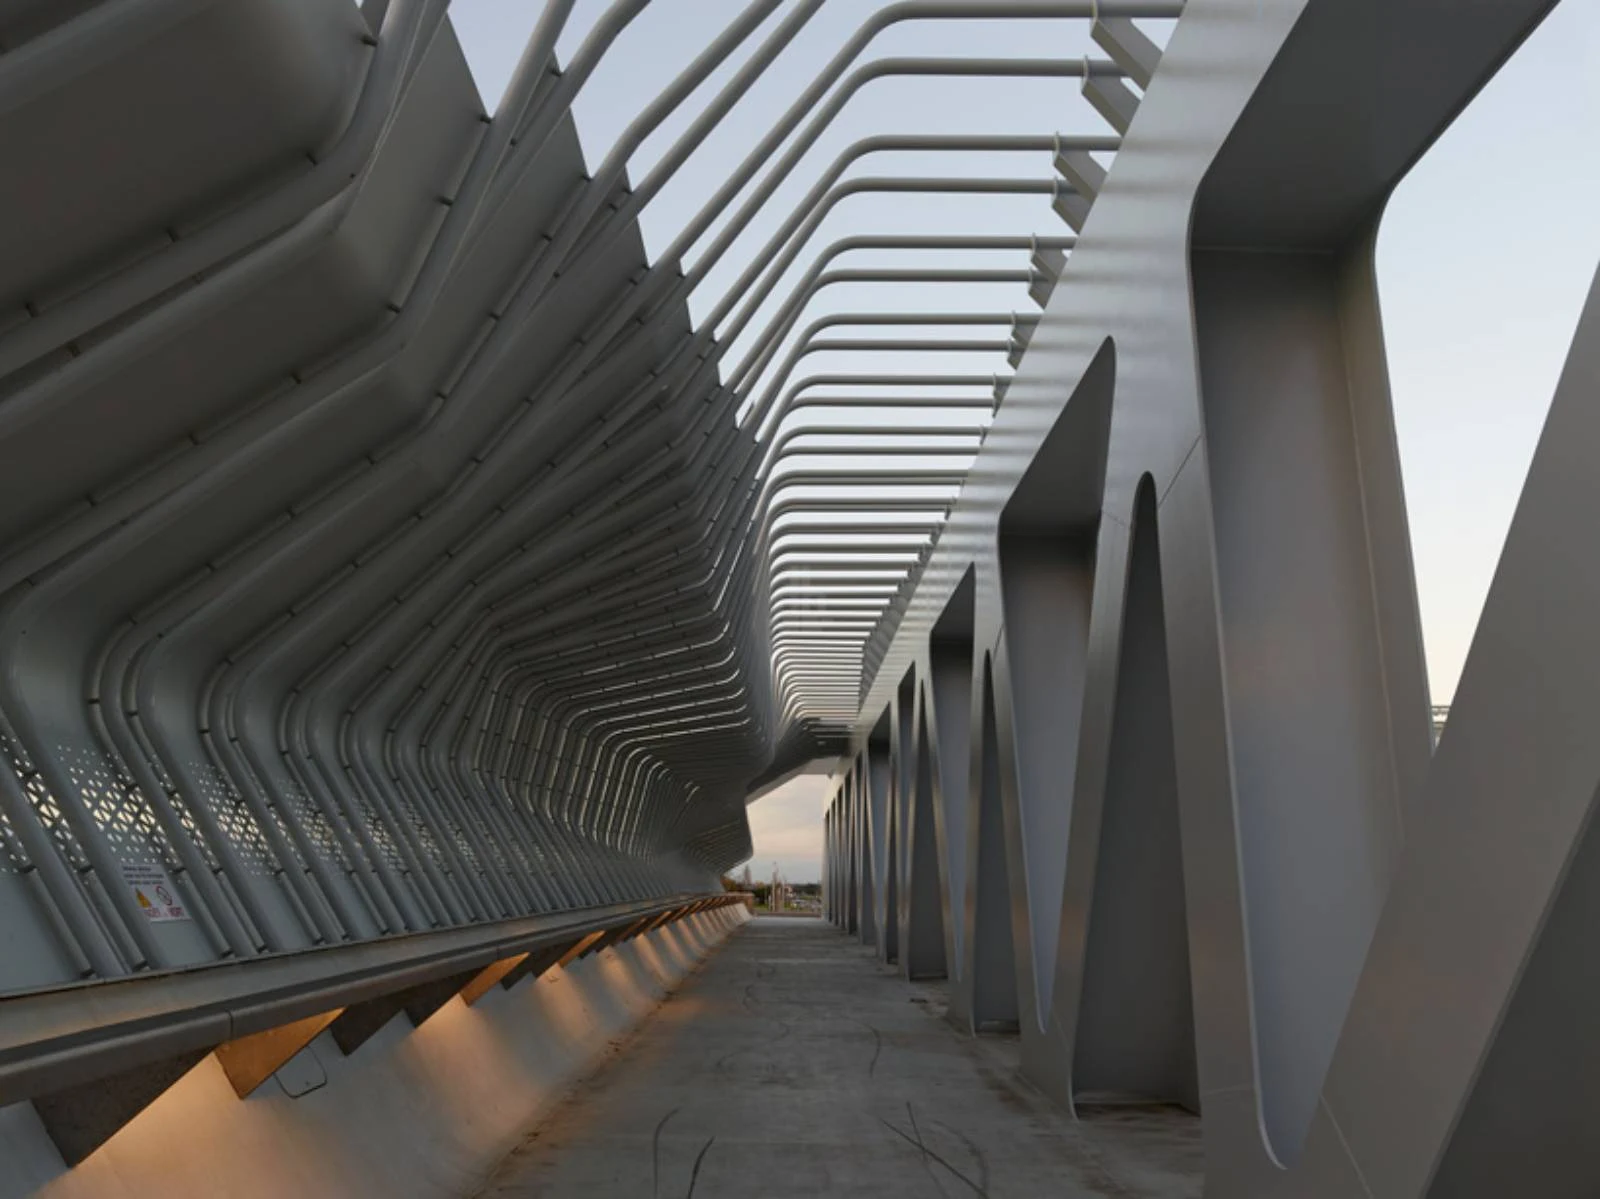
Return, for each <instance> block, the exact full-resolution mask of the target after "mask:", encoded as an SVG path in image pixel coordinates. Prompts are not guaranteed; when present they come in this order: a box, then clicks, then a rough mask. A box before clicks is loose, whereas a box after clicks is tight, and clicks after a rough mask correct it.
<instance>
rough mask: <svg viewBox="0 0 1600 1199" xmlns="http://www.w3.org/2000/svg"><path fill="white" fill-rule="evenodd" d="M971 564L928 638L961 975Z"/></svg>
mask: <svg viewBox="0 0 1600 1199" xmlns="http://www.w3.org/2000/svg"><path fill="white" fill-rule="evenodd" d="M976 577H977V576H976V573H975V571H974V569H973V568H972V567H970V566H969V567H968V568H967V572H966V574H965V575H963V576H962V578H961V582H960V583H958V584H957V585H956V589H955V592H954V593H953V594H952V595H951V597H950V601H949V602H948V603H947V604H946V605H945V609H944V612H943V613H941V614H940V616H939V619H938V620H937V621H936V622H935V623H934V626H933V631H932V633H931V635H930V637H929V642H928V663H929V671H930V683H931V686H930V688H929V692H928V700H927V702H928V704H929V707H930V708H931V709H932V712H933V717H932V720H931V722H930V731H931V732H932V733H933V740H932V742H931V744H930V746H929V748H930V759H931V774H932V782H933V796H934V807H935V809H936V812H937V815H938V819H939V820H940V822H941V823H940V825H939V850H940V853H941V855H942V861H943V865H944V872H945V878H946V879H947V880H948V891H947V894H948V902H949V909H948V911H947V912H946V920H945V927H946V928H947V929H948V936H947V940H948V941H949V943H950V960H949V963H948V971H949V973H950V975H951V976H952V977H954V978H960V976H961V961H962V950H963V945H964V938H963V936H962V933H963V925H964V924H965V919H964V912H963V909H964V908H965V906H966V895H967V837H968V825H967V782H968V780H967V776H968V774H969V773H970V771H971V746H972V655H973V617H974V614H975V601H976V598H977V585H976Z"/></svg>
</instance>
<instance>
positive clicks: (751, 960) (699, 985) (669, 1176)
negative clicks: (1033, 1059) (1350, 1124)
mask: <svg viewBox="0 0 1600 1199" xmlns="http://www.w3.org/2000/svg"><path fill="white" fill-rule="evenodd" d="M941 994H942V989H941V988H940V987H937V986H920V985H908V984H906V983H905V982H902V981H901V980H900V979H899V978H898V977H897V976H896V975H895V974H894V973H893V971H892V970H891V969H890V968H888V967H884V966H881V965H879V964H878V962H877V961H876V960H875V959H874V958H873V957H872V955H871V951H870V950H867V949H863V948H862V947H861V946H860V945H858V944H856V943H855V942H854V941H852V940H851V939H850V938H848V937H845V936H844V935H842V934H840V933H839V932H837V931H836V930H835V929H833V928H832V927H831V926H830V925H827V924H824V923H823V922H821V921H819V920H808V919H801V920H792V919H771V918H769V919H757V920H755V921H753V922H752V923H750V924H749V925H747V926H745V927H744V928H743V929H742V930H740V931H738V932H736V933H734V934H733V936H732V937H731V938H730V939H729V940H728V942H727V943H726V945H724V946H723V948H722V949H721V950H720V951H718V952H717V953H716V954H715V955H714V956H713V957H712V958H711V960H710V961H709V962H708V963H707V964H706V965H705V966H704V968H703V969H702V970H701V971H700V972H699V973H698V974H697V975H695V976H694V977H692V978H690V979H689V980H688V981H687V982H686V983H685V984H684V986H683V988H682V989H681V990H679V991H678V992H677V993H676V994H675V995H674V996H673V997H672V998H671V999H670V1000H668V1001H667V1003H666V1004H665V1005H664V1006H663V1007H662V1008H661V1009H660V1010H659V1011H658V1012H657V1013H656V1014H655V1015H654V1016H652V1017H651V1018H650V1020H649V1021H648V1023H646V1025H645V1026H644V1028H643V1029H642V1030H641V1031H640V1032H639V1033H638V1034H637V1035H636V1036H635V1037H633V1038H632V1039H631V1040H629V1041H628V1042H626V1043H625V1044H623V1045H621V1046H619V1047H618V1050H617V1052H616V1053H615V1054H614V1055H613V1056H612V1058H611V1059H610V1060H609V1061H608V1062H607V1063H606V1064H605V1065H604V1066H603V1067H602V1068H601V1069H600V1070H599V1071H598V1072H597V1073H596V1074H595V1075H593V1076H592V1077H591V1078H590V1079H588V1080H587V1081H586V1082H584V1083H582V1084H580V1085H579V1086H578V1087H577V1088H576V1089H575V1090H574V1091H573V1092H572V1093H571V1094H570V1095H569V1096H568V1097H567V1098H566V1099H565V1100H564V1101H562V1102H561V1103H560V1104H559V1105H558V1106H557V1107H556V1108H555V1109H553V1110H552V1111H551V1112H550V1114H549V1116H548V1117H547V1118H546V1119H545V1121H544V1122H543V1124H541V1125H540V1126H539V1128H538V1129H537V1130H536V1131H535V1132H534V1133H533V1134H532V1135H531V1136H530V1137H529V1139H528V1140H527V1141H526V1142H525V1143H524V1144H523V1145H522V1147H521V1148H519V1149H518V1150H517V1151H516V1152H515V1153H513V1154H512V1155H511V1156H510V1157H509V1158H508V1159H507V1160H506V1161H505V1162H504V1163H502V1165H501V1167H500V1169H499V1170H498V1171H497V1172H496V1174H495V1175H494V1177H493V1178H492V1179H491V1181H490V1183H489V1185H488V1186H487V1187H486V1188H485V1190H484V1191H483V1192H481V1193H482V1194H483V1195H486V1196H494V1197H496V1199H513V1197H515V1199H533V1197H534V1196H539V1197H540V1199H565V1197H567V1196H572V1197H578V1196H582V1197H584V1199H613V1197H614V1199H732V1197H734V1196H738V1197H740V1199H748V1197H749V1196H760V1197H762V1199H790V1197H792V1199H801V1197H805V1199H811V1197H814V1196H834V1195H838V1196H856V1195H859V1196H873V1197H874V1199H889V1197H891V1196H926V1197H928V1199H938V1197H939V1196H945V1197H954V1196H960V1195H984V1196H992V1197H993V1199H1013V1197H1014V1199H1042V1197H1046V1196H1049V1197H1060V1199H1077V1197H1080V1196H1083V1197H1090V1196H1094V1197H1098V1196H1114V1197H1116V1199H1169V1197H1170V1199H1178V1197H1187V1196H1199V1194H1200V1191H1201V1185H1200V1181H1199V1171H1200V1144H1199V1121H1197V1120H1195V1119H1193V1118H1192V1117H1189V1116H1187V1115H1184V1114H1181V1113H1176V1112H1173V1111H1168V1110H1164V1109H1156V1110H1151V1109H1146V1108H1130V1109H1125V1110H1122V1111H1120V1112H1115V1114H1109V1115H1101V1116H1098V1117H1096V1118H1095V1119H1092V1120H1087V1121H1084V1122H1081V1123H1076V1124H1075V1123H1073V1122H1072V1121H1070V1120H1068V1119H1066V1118H1064V1117H1063V1116H1062V1114H1061V1113H1060V1112H1059V1110H1058V1109H1056V1108H1055V1107H1053V1106H1052V1105H1051V1104H1050V1103H1049V1102H1048V1101H1046V1100H1045V1099H1044V1098H1042V1097H1041V1096H1040V1095H1039V1094H1038V1093H1037V1092H1035V1091H1034V1090H1032V1089H1031V1088H1030V1087H1029V1086H1028V1085H1027V1084H1026V1083H1023V1082H1021V1081H1020V1080H1019V1079H1018V1078H1017V1077H1016V1073H1015V1046H1014V1042H1012V1041H1008V1040H1005V1039H991V1038H982V1039H977V1040H975V1039H972V1038H969V1037H964V1036H962V1035H960V1034H959V1033H957V1032H956V1031H955V1030H954V1029H952V1028H951V1027H950V1026H949V1025H948V1024H946V1023H945V1022H944V1020H943V1019H942V1013H943V1009H942V1003H941V998H940V997H941ZM1113 1111H1115V1109H1113Z"/></svg>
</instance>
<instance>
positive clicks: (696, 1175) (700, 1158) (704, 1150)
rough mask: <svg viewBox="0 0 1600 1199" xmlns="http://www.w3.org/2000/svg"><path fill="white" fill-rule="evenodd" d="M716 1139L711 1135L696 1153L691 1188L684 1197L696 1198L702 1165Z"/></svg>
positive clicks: (691, 1174)
mask: <svg viewBox="0 0 1600 1199" xmlns="http://www.w3.org/2000/svg"><path fill="white" fill-rule="evenodd" d="M716 1140H717V1138H716V1137H715V1136H713V1137H711V1138H710V1139H709V1140H707V1141H706V1143H705V1144H704V1145H702V1146H700V1152H699V1153H697V1154H695V1156H694V1169H693V1170H691V1171H689V1190H688V1192H687V1193H686V1194H685V1195H684V1197H683V1199H694V1188H695V1185H696V1184H697V1183H698V1182H699V1181H700V1166H701V1164H702V1163H703V1162H704V1161H705V1160H706V1154H708V1153H710V1152H711V1146H712V1145H714V1144H716Z"/></svg>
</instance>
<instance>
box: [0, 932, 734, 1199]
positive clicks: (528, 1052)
mask: <svg viewBox="0 0 1600 1199" xmlns="http://www.w3.org/2000/svg"><path fill="white" fill-rule="evenodd" d="M749 919H750V916H749V913H748V912H747V911H746V910H745V909H744V908H742V907H738V906H730V907H724V908H719V909H716V910H714V911H711V912H704V913H701V914H699V915H696V916H692V917H688V918H686V919H684V920H681V921H679V922H677V923H675V924H672V925H669V926H667V927H665V928H662V929H658V930H657V931H655V932H653V933H650V934H649V935H647V936H641V937H637V938H635V939H634V940H632V941H629V942H626V943H624V944H622V945H620V946H618V947H616V948H614V949H611V950H607V951H606V952H605V953H602V954H599V955H597V956H594V957H589V958H584V959H582V960H580V961H576V962H574V963H572V965H571V966H569V967H568V968H566V969H564V970H563V969H560V968H557V969H554V970H551V971H550V972H549V973H547V974H546V975H545V976H544V977H543V978H541V979H539V980H537V981H536V982H531V983H530V982H523V983H521V984H519V985H518V986H516V987H514V988H513V989H511V990H509V991H506V990H503V989H502V988H499V987H495V988H493V989H492V990H491V991H490V993H489V994H488V995H486V996H485V997H484V998H483V999H482V1000H480V1001H479V1002H478V1004H477V1005H475V1006H474V1007H471V1008H469V1007H467V1006H466V1005H465V1004H463V1003H462V1002H461V1000H460V998H456V999H452V1000H451V1001H450V1002H449V1003H448V1004H447V1005H446V1006H445V1007H444V1008H442V1009H441V1010H440V1011H439V1012H438V1013H436V1014H435V1015H434V1016H433V1017H432V1018H431V1019H430V1020H428V1021H427V1022H426V1023H425V1024H424V1025H423V1026H422V1027H421V1028H418V1029H413V1028H412V1027H411V1025H410V1024H409V1023H408V1022H407V1020H406V1019H405V1017H404V1016H399V1017H397V1018H395V1019H394V1020H392V1021H390V1022H389V1024H388V1025H387V1026H386V1027H385V1028H384V1029H383V1030H382V1031H381V1032H380V1033H378V1034H377V1035H376V1036H374V1037H373V1038H372V1040H371V1041H369V1042H368V1043H367V1044H366V1045H364V1046H362V1047H361V1049H360V1050H358V1051H357V1052H356V1053H355V1054H354V1055H353V1056H351V1057H348V1058H347V1057H343V1056H341V1055H340V1053H339V1050H338V1049H337V1048H336V1047H335V1046H334V1044H333V1041H332V1039H331V1037H330V1036H329V1034H327V1033H323V1034H322V1035H321V1036H320V1037H318V1038H317V1040H316V1041H314V1042H313V1043H312V1044H311V1046H310V1047H309V1048H308V1049H307V1050H305V1051H304V1052H302V1053H301V1054H300V1055H299V1056H298V1057H296V1058H295V1059H294V1060H292V1061H291V1062H290V1063H289V1064H288V1065H286V1066H285V1067H284V1069H283V1070H281V1071H280V1072H279V1074H278V1076H277V1077H275V1078H274V1079H273V1080H270V1081H268V1082H267V1083H266V1084H265V1085H264V1086H262V1087H261V1088H260V1089H259V1090H258V1091H257V1092H256V1093H255V1094H254V1095H253V1096H251V1097H250V1098H249V1099H246V1100H240V1099H238V1098H236V1097H235V1095H234V1093H233V1090H232V1088H231V1087H230V1085H229V1083H228V1080H227V1078H226V1077H225V1076H224V1074H223V1071H222V1067H221V1066H220V1065H218V1063H217V1060H216V1058H215V1057H214V1056H208V1057H207V1058H206V1059H205V1060H204V1061H203V1062H201V1063H200V1064H199V1065H198V1066H196V1067H195V1068H194V1069H193V1070H191V1071H190V1072H189V1073H188V1074H187V1075H186V1076H185V1077H184V1078H183V1079H182V1080H181V1081H180V1082H178V1083H177V1085H175V1086H173V1087H172V1088H171V1089H170V1090H169V1091H167V1093H166V1094H164V1095H163V1096H162V1097H161V1098H160V1099H159V1100H157V1101H156V1102H155V1103H154V1104H152V1105H151V1106H150V1108H148V1109H147V1110H146V1111H145V1112H144V1113H143V1114H141V1115H140V1116H139V1117H138V1118H137V1119H136V1120H134V1121H133V1122H132V1123H131V1124H130V1125H128V1127H126V1128H125V1129H123V1130H122V1131H121V1132H120V1133H118V1134H117V1136H115V1137H113V1138H112V1139H111V1140H110V1141H109V1142H107V1143H106V1145H105V1146H104V1147H103V1148H102V1149H100V1150H99V1151H98V1152H97V1153H95V1154H94V1155H93V1156H92V1157H90V1158H89V1159H88V1160H87V1161H85V1162H84V1163H83V1164H82V1165H81V1166H79V1167H78V1168H77V1169H75V1170H71V1171H68V1170H66V1169H64V1168H63V1166H62V1164H61V1159H60V1158H59V1157H58V1156H57V1154H56V1151H55V1149H54V1147H53V1146H52V1145H51V1143H50V1141H49V1139H48V1138H47V1137H46V1136H45V1133H44V1130H43V1128H42V1127H41V1125H40V1123H39V1121H38V1118H37V1117H36V1116H35V1115H34V1112H33V1109H32V1108H31V1107H30V1106H29V1105H27V1104H25V1103H23V1104H15V1105H13V1106H10V1107H5V1108H0V1164H3V1168H0V1199H18V1197H20V1196H25V1195H37V1196H46V1197H48V1199H80V1197H82V1199H124V1197H126V1199H135V1197H141V1196H146V1195H156V1194H159V1195H161V1196H162V1197H163V1199H184V1197H185V1196H195V1197H196V1199H202V1197H203V1199H215V1197H216V1196H222V1195H226V1196H229V1199H251V1197H254V1196H261V1197H262V1199H268V1197H272V1199H277V1197H278V1196H283V1195H315V1196H317V1197H318V1199H335V1197H337V1196H346V1195H348V1196H371V1195H385V1196H390V1197H392V1199H434V1197H444V1196H459V1195H466V1194H470V1193H472V1191H473V1190H475V1189H476V1187H477V1186H478V1185H479V1184H480V1183H482V1181H483V1180H484V1179H485V1178H486V1176H487V1174H488V1172H489V1171H490V1169H491V1168H492V1167H493V1166H494V1165H495V1163H496V1162H497V1161H499V1159H500V1158H501V1157H502V1156H504V1155H505V1154H506V1153H508V1152H509V1151H510V1150H511V1149H512V1148H514V1147H515V1146H516V1144H517V1143H518V1141H519V1140H520V1139H521V1137H522V1136H523V1134H524V1133H525V1131H526V1130H527V1128H528V1127H529V1126H530V1125H531V1124H532V1123H533V1122H534V1121H535V1120H536V1119H537V1118H538V1117H539V1115H540V1114H541V1113H542V1112H543V1111H544V1110H545V1109H546V1108H547V1107H548V1106H549V1105H550V1104H551V1103H552V1102H554V1101H555V1100H556V1099H558V1098H559V1097H560V1095H561V1094H562V1092H563V1090H564V1088H565V1087H567V1086H568V1085H570V1084H571V1083H572V1082H573V1081H574V1080H575V1079H576V1078H578V1077H580V1076H581V1075H582V1074H584V1073H585V1072H586V1071H587V1070H589V1069H590V1068H591V1067H592V1066H593V1065H594V1063H595V1062H596V1061H597V1060H598V1059H599V1058H600V1057H601V1056H602V1055H603V1054H604V1053H605V1052H606V1051H607V1050H608V1049H609V1048H610V1047H611V1046H612V1045H613V1044H614V1043H615V1042H616V1041H617V1040H618V1039H619V1038H620V1037H622V1036H624V1035H625V1034H627V1033H628V1032H629V1031H630V1030H631V1029H632V1028H634V1027H635V1026H636V1025H637V1024H638V1023H639V1022H640V1021H641V1020H643V1019H644V1018H645V1017H646V1016H648V1015H649V1014H650V1012H652V1011H653V1010H654V1009H655V1007H656V1006H657V1005H658V1004H659V1003H660V1002H661V1001H662V1000H663V999H664V998H665V997H666V996H667V994H668V993H669V992H670V991H671V990H672V989H673V988H674V987H675V986H677V984H678V983H679V982H681V981H682V980H683V978H684V977H685V976H687V975H688V974H689V973H690V972H692V971H693V970H694V969H695V968H696V966H697V965H698V964H699V963H700V962H701V961H702V960H703V959H704V957H705V956H706V954H708V953H709V952H710V951H711V950H712V949H713V948H714V947H715V946H716V945H718V944H719V943H720V942H721V941H722V940H723V938H725V937H726V936H727V935H728V934H729V933H730V932H732V931H733V930H734V929H736V928H737V927H738V926H739V925H741V924H743V923H745V922H746V921H747V920H749ZM323 1080H325V1081H323ZM306 1087H310V1088H312V1089H309V1090H304V1091H303V1093H301V1094H300V1096H299V1098H293V1097H291V1092H296V1091H302V1089H303V1088H306Z"/></svg>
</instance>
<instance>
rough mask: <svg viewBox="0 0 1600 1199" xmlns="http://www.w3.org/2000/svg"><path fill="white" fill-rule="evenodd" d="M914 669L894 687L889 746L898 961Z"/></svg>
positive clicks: (911, 786)
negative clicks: (892, 721) (891, 729)
mask: <svg viewBox="0 0 1600 1199" xmlns="http://www.w3.org/2000/svg"><path fill="white" fill-rule="evenodd" d="M916 696H917V673H916V668H915V667H913V668H912V669H910V670H908V671H906V674H905V677H904V678H903V679H901V680H900V686H899V687H898V688H897V689H896V690H895V704H894V736H893V739H892V740H891V742H890V746H889V759H890V763H891V765H890V779H891V782H890V787H891V791H890V799H889V911H890V913H891V914H892V916H893V919H894V926H895V936H894V940H893V943H892V952H891V953H890V955H889V961H891V962H897V961H899V960H900V947H901V945H902V943H903V942H904V941H905V939H906V933H907V932H908V931H909V929H910V925H911V896H910V892H909V883H910V879H911V849H912V847H911V838H910V830H911V806H912V803H913V802H914V798H913V797H914V790H915V787H916V781H915V774H914V770H915V766H916V756H915V752H916V751H915V748H914V744H913V735H912V721H913V718H914V716H915V712H916V702H917V700H916Z"/></svg>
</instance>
